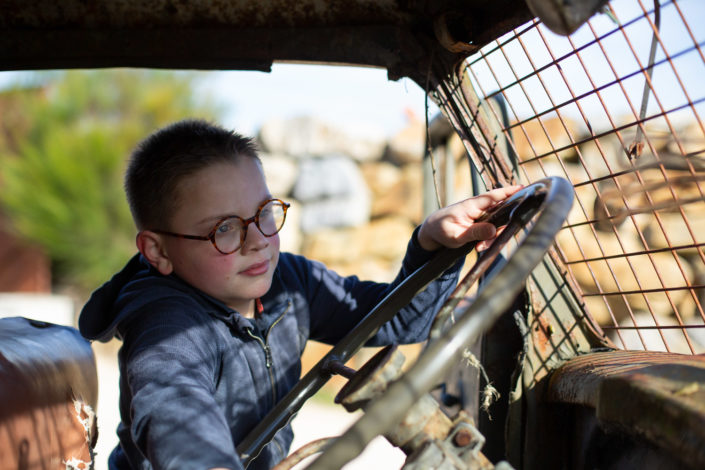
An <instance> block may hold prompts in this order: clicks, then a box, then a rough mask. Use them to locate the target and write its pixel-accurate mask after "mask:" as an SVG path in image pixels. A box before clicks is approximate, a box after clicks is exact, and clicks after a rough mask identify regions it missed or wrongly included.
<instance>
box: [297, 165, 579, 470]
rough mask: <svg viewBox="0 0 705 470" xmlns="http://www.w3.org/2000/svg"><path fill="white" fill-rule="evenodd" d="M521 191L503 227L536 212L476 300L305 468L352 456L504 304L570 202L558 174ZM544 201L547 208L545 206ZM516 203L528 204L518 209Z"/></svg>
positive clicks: (426, 387)
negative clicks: (534, 190)
mask: <svg viewBox="0 0 705 470" xmlns="http://www.w3.org/2000/svg"><path fill="white" fill-rule="evenodd" d="M528 188H539V192H540V193H543V197H539V198H538V199H540V201H539V200H537V199H535V198H531V197H530V196H533V195H534V194H531V195H530V196H529V197H527V194H528V192H527V191H526V190H527V189H528ZM520 193H522V194H519V193H517V194H518V196H517V195H515V196H517V197H512V198H510V199H509V200H507V201H505V203H502V204H501V207H500V208H499V210H500V211H505V210H509V211H510V213H509V214H508V217H509V221H508V224H509V225H508V226H507V228H505V232H506V231H507V230H509V231H510V232H512V231H514V229H513V228H512V227H510V225H512V224H515V223H516V224H523V225H525V224H526V223H528V222H529V220H530V219H532V218H533V217H534V216H535V215H536V214H538V216H537V217H536V221H535V223H534V225H533V226H532V227H531V228H530V229H529V232H528V233H527V234H526V236H525V238H524V239H523V241H522V242H521V243H520V245H519V246H518V247H517V249H516V250H515V251H514V253H513V254H512V256H511V257H510V258H509V259H508V260H507V262H506V264H505V265H504V266H503V267H502V268H501V269H500V270H499V271H498V272H497V273H496V274H495V275H493V276H492V278H491V279H490V280H488V281H487V283H486V284H485V285H484V286H483V288H482V290H481V291H480V292H479V293H478V295H477V297H476V298H475V301H474V302H473V303H472V304H471V305H469V306H468V307H467V308H466V309H465V311H464V312H462V313H461V314H460V315H459V320H458V321H457V322H456V323H455V324H454V325H453V326H452V327H451V328H449V329H447V330H446V331H445V332H444V333H443V334H442V335H440V337H438V338H436V339H432V340H431V341H430V342H429V344H428V346H427V347H426V349H425V350H424V352H423V353H422V354H421V356H420V357H419V359H418V360H417V361H416V363H415V364H414V365H413V366H411V368H410V369H409V370H408V371H407V372H406V373H405V374H404V375H402V377H401V378H399V379H398V380H396V381H394V382H393V383H392V384H390V386H389V388H388V389H387V390H386V392H384V393H383V394H382V396H380V397H378V398H377V399H375V400H373V401H372V402H371V403H370V404H369V405H368V406H367V408H366V411H365V414H364V415H363V416H362V417H361V418H360V419H359V420H358V421H357V422H356V423H355V424H353V426H351V427H350V428H349V429H348V430H347V431H346V432H345V433H344V434H343V435H342V436H340V437H339V438H338V439H336V440H335V441H333V442H332V443H331V444H330V445H329V446H327V447H326V449H325V450H324V451H323V453H322V454H321V455H320V456H319V457H318V458H317V459H316V460H315V461H314V462H313V463H312V464H311V465H310V466H309V467H308V470H324V469H329V468H341V467H342V466H343V465H344V464H345V463H347V462H349V461H350V460H352V459H353V458H355V457H357V456H358V455H359V454H360V452H362V450H363V449H364V448H365V446H367V444H368V443H369V442H370V441H371V440H372V439H373V438H374V437H376V436H378V435H381V434H384V433H385V432H388V431H389V430H391V429H392V427H393V426H394V425H395V424H396V423H397V422H399V421H400V420H401V419H402V418H403V416H404V415H405V414H406V412H407V411H408V409H409V408H410V407H411V406H412V405H413V404H414V403H416V402H417V401H418V400H419V399H420V398H421V397H422V396H423V395H424V394H426V393H428V392H429V391H430V390H431V389H432V388H433V387H434V386H435V384H437V383H438V382H439V381H440V380H441V378H442V377H443V376H444V375H445V374H446V372H447V371H448V370H449V368H450V367H451V366H452V364H453V363H454V362H455V361H457V360H458V359H459V358H460V355H461V354H462V352H463V350H464V349H465V348H466V347H467V346H468V345H470V344H472V343H473V342H474V341H475V340H476V339H477V338H479V337H480V335H481V334H482V333H483V332H485V331H487V330H488V329H489V328H490V327H491V326H492V325H493V324H494V322H495V321H496V320H497V319H498V318H499V316H500V315H501V314H502V312H504V311H505V310H506V309H507V308H509V306H510V304H511V302H512V301H513V299H514V298H515V297H516V295H517V294H518V293H519V291H520V290H521V288H522V286H523V284H524V282H525V281H526V278H527V277H528V276H529V274H530V273H531V271H533V269H534V268H535V267H536V266H537V265H538V264H539V263H540V262H541V260H542V259H543V257H544V255H545V254H546V252H547V251H548V249H549V248H550V247H551V245H552V244H553V240H554V238H555V235H556V234H557V233H558V231H559V230H560V228H561V226H562V225H563V222H564V221H565V219H566V218H567V216H568V213H569V211H570V208H571V206H572V203H573V187H572V185H571V184H570V182H568V181H567V180H565V179H563V178H559V177H550V178H546V179H543V180H540V181H538V182H536V183H534V184H533V185H531V186H529V187H527V188H524V189H523V190H522V191H520ZM537 202H538V204H537ZM549 207H550V210H546V209H547V208H549ZM521 209H528V210H527V211H522V212H521V213H520V210H521ZM492 220H495V219H494V218H493V219H492ZM498 241H499V240H498ZM468 287H469V286H468ZM458 295H461V296H462V295H464V292H460V293H458ZM448 301H449V302H450V301H452V299H449V300H448Z"/></svg>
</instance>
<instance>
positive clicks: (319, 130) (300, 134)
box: [258, 117, 386, 161]
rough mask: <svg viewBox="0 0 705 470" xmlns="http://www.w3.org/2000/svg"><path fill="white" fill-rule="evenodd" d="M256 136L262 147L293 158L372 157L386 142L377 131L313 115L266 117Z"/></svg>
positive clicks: (377, 155)
mask: <svg viewBox="0 0 705 470" xmlns="http://www.w3.org/2000/svg"><path fill="white" fill-rule="evenodd" d="M258 138H259V141H260V143H261V145H262V147H263V148H264V149H265V150H266V151H269V152H272V153H285V154H288V155H291V156H293V157H296V158H305V157H308V156H315V157H320V156H325V155H330V154H343V155H346V156H349V157H350V158H353V159H355V160H358V161H367V160H375V159H378V158H380V157H381V156H382V154H383V153H384V148H385V145H386V139H385V136H384V135H383V134H382V133H381V132H380V131H375V130H374V129H364V131H363V130H362V129H360V128H356V127H354V126H353V127H348V128H346V130H345V131H343V130H341V129H338V128H336V127H334V126H332V125H330V124H328V123H327V122H324V121H321V120H318V119H316V118H313V117H297V118H292V119H272V120H269V121H267V122H265V123H264V124H263V125H262V127H261V128H260V132H259V135H258Z"/></svg>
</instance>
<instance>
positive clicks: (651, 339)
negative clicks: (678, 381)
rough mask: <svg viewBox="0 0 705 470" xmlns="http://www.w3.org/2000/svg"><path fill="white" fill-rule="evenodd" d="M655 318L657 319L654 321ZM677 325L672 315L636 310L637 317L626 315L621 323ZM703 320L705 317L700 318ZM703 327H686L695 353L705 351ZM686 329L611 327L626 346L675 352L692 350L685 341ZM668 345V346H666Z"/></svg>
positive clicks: (614, 339) (614, 336)
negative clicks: (617, 329)
mask: <svg viewBox="0 0 705 470" xmlns="http://www.w3.org/2000/svg"><path fill="white" fill-rule="evenodd" d="M654 318H655V319H656V321H654ZM656 322H658V325H659V326H674V325H678V322H677V321H676V320H675V319H674V318H673V317H670V316H665V315H660V314H656V315H651V314H650V313H647V312H637V313H635V314H634V320H632V319H631V318H626V319H624V320H622V321H621V322H620V326H622V327H634V326H640V327H645V326H656ZM699 324H702V321H700V322H699ZM702 330H703V329H702V328H692V329H685V331H686V333H687V334H688V337H689V338H690V343H691V345H692V346H693V349H694V350H695V353H696V354H700V353H703V352H705V343H703V342H702V340H703V338H702V333H701V331H702ZM683 331H684V330H683V329H680V328H664V329H661V330H658V329H641V330H639V331H638V332H637V330H635V329H624V330H619V333H617V331H616V330H610V333H609V335H608V336H609V338H610V339H611V340H612V342H614V344H616V345H617V346H621V347H623V348H624V349H630V350H639V351H643V350H646V351H669V350H670V352H673V353H681V354H692V352H691V350H690V346H688V342H687V341H686V338H685V334H684V332H683ZM666 345H668V348H667V347H666Z"/></svg>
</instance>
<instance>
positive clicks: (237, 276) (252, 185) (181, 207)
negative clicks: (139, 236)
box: [162, 156, 279, 316]
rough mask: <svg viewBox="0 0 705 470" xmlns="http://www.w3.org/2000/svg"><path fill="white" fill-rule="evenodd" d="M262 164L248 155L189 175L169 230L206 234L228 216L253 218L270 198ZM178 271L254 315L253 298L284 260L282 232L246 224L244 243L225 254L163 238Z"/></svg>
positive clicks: (195, 243)
mask: <svg viewBox="0 0 705 470" xmlns="http://www.w3.org/2000/svg"><path fill="white" fill-rule="evenodd" d="M271 197H272V195H271V194H270V193H269V189H268V188H267V184H266V182H265V180H264V174H263V173H262V168H261V166H260V163H259V162H258V161H257V160H255V159H254V158H250V157H247V156H243V157H242V158H240V159H239V160H238V161H237V163H230V162H223V163H217V164H214V165H211V166H209V167H206V168H204V169H202V170H200V171H198V172H197V173H195V174H193V175H191V176H189V177H186V178H184V179H183V180H182V181H181V182H180V185H179V190H178V202H177V207H178V209H177V210H176V211H175V213H174V214H173V215H172V219H171V226H170V227H169V230H170V231H173V232H177V233H187V234H193V235H207V234H208V233H209V232H210V231H211V230H212V229H213V227H214V226H215V224H216V222H217V221H218V220H219V219H220V218H221V217H223V216H228V215H237V216H240V217H242V218H243V219H248V218H250V217H252V216H254V215H255V212H257V208H258V206H259V205H260V204H261V203H262V202H263V201H265V200H267V199H269V198H271ZM162 240H163V246H164V248H165V250H166V252H167V253H168V256H169V258H170V260H171V263H172V267H173V270H174V272H175V273H176V274H177V275H178V276H179V277H180V278H181V279H183V280H184V281H186V282H188V283H189V284H191V285H192V286H194V287H197V288H199V289H200V290H202V291H203V292H205V293H207V294H209V295H211V296H213V297H215V298H217V299H219V300H221V301H222V302H224V303H225V304H226V305H228V306H229V307H232V308H234V309H235V310H237V311H238V312H240V313H241V314H243V315H246V316H251V315H252V313H253V302H252V301H253V300H254V299H256V298H258V297H261V296H263V295H264V294H265V293H266V292H267V291H268V290H269V288H270V286H271V284H272V275H273V273H274V269H275V268H276V266H277V262H278V261H279V234H276V235H274V236H271V237H265V236H264V235H262V232H260V231H259V229H258V228H257V226H256V225H255V224H250V225H249V226H248V228H247V236H246V238H245V242H244V243H243V245H242V246H241V247H240V248H239V249H238V250H237V251H235V252H234V253H231V254H229V255H224V254H222V253H220V252H218V250H216V249H215V247H214V246H213V245H212V244H211V243H210V242H208V241H198V240H186V239H181V238H176V237H162Z"/></svg>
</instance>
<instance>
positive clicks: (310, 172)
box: [292, 156, 370, 233]
mask: <svg viewBox="0 0 705 470" xmlns="http://www.w3.org/2000/svg"><path fill="white" fill-rule="evenodd" d="M292 194H293V196H294V197H295V198H296V199H298V200H299V201H301V202H302V204H303V207H302V210H301V230H303V231H304V232H305V233H308V232H313V231H315V230H318V229H321V228H326V227H354V226H357V225H362V224H365V223H367V222H368V221H369V220H370V191H369V189H368V187H367V183H365V179H364V178H363V177H362V173H361V172H360V169H359V167H358V166H357V165H356V164H355V163H354V162H353V161H352V160H350V159H348V158H344V157H340V156H338V157H329V158H310V159H306V160H303V161H302V162H301V166H300V172H299V178H298V180H297V181H296V184H295V185H294V189H293V192H292Z"/></svg>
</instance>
